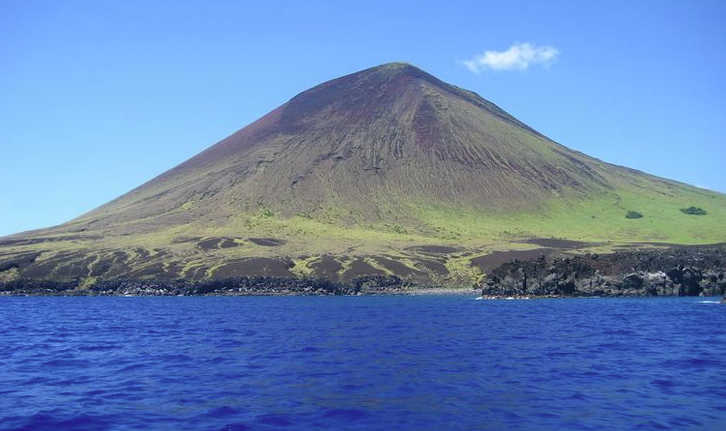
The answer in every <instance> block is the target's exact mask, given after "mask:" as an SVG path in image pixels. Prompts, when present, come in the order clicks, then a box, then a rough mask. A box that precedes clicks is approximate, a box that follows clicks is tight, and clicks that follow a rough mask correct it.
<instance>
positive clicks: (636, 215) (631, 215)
mask: <svg viewBox="0 0 726 431" xmlns="http://www.w3.org/2000/svg"><path fill="white" fill-rule="evenodd" d="M625 218H631V219H635V218H643V214H641V213H639V212H638V211H628V212H627V213H625Z"/></svg>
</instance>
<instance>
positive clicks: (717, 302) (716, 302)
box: [698, 301, 721, 304]
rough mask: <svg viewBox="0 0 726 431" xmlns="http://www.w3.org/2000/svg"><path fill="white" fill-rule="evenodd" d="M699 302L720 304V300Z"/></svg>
mask: <svg viewBox="0 0 726 431" xmlns="http://www.w3.org/2000/svg"><path fill="white" fill-rule="evenodd" d="M698 303H699V304H720V303H721V301H698Z"/></svg>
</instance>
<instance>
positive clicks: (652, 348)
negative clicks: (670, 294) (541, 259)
mask: <svg viewBox="0 0 726 431" xmlns="http://www.w3.org/2000/svg"><path fill="white" fill-rule="evenodd" d="M715 300H716V298H662V299H556V300H530V301H475V300H473V298H470V297H457V296H422V297H418V296H417V297H228V298H223V297H183V298H182V297H180V298H119V297H111V298H83V297H80V298H73V297H68V298H64V297H28V298H24V297H23V298H13V297H0V328H2V331H1V332H0V364H2V373H1V374H0V405H1V406H2V408H0V429H28V430H30V429H32V430H44V429H47V430H51V429H52V430H57V429H88V430H103V429H194V430H197V429H202V430H204V429H209V430H218V429H227V430H248V429H250V430H268V429H410V430H422V429H432V430H433V429H450V430H457V429H462V430H468V429H495V430H498V429H501V430H505V429H525V430H532V429H552V430H555V429H557V430H561V429H577V430H581V429H598V430H600V429H713V430H717V429H726V306H722V305H719V304H717V303H710V302H708V301H715Z"/></svg>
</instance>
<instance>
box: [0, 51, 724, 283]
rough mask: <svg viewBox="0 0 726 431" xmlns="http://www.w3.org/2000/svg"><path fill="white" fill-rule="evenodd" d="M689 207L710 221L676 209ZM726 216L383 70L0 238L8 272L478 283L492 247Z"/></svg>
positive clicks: (306, 98) (485, 104) (680, 238)
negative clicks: (118, 191) (84, 205)
mask: <svg viewBox="0 0 726 431" xmlns="http://www.w3.org/2000/svg"><path fill="white" fill-rule="evenodd" d="M692 206H693V207H696V208H701V209H703V210H704V212H705V213H706V214H702V215H693V214H689V213H687V212H684V211H680V209H682V208H688V207H692ZM724 223H726V196H724V195H721V194H718V193H715V192H711V191H707V190H702V189H698V188H695V187H691V186H688V185H685V184H681V183H677V182H674V181H670V180H665V179H661V178H657V177H654V176H650V175H647V174H644V173H642V172H639V171H635V170H631V169H627V168H624V167H620V166H615V165H612V164H608V163H605V162H603V161H600V160H597V159H595V158H592V157H589V156H587V155H584V154H582V153H579V152H576V151H573V150H570V149H568V148H566V147H564V146H562V145H560V144H557V143H555V142H553V141H552V140H550V139H548V138H547V137H546V136H544V135H542V134H540V133H538V132H537V131H535V130H533V129H532V128H530V127H528V126H527V125H525V124H523V123H522V122H520V121H519V120H517V119H516V118H514V117H512V116H511V115H509V114H507V113H506V112H504V111H503V110H502V109H501V108H499V107H498V106H496V105H494V104H493V103H491V102H489V101H487V100H485V99H483V98H482V97H480V96H479V95H477V94H476V93H473V92H471V91H467V90H464V89H461V88H458V87H456V86H453V85H450V84H447V83H445V82H443V81H441V80H439V79H437V78H436V77H434V76H432V75H430V74H428V73H426V72H424V71H422V70H421V69H418V68H416V67H414V66H412V65H410V64H406V63H389V64H384V65H381V66H378V67H373V68H370V69H366V70H363V71H360V72H356V73H353V74H350V75H346V76H343V77H341V78H337V79H334V80H331V81H328V82H325V83H323V84H320V85H318V86H316V87H313V88H311V89H309V90H307V91H304V92H302V93H300V94H298V95H297V96H295V97H293V98H292V99H291V100H290V101H289V102H287V103H285V104H284V105H282V106H280V107H279V108H277V109H275V110H274V111H272V112H270V113H268V114H267V115H265V116H264V117H262V118H260V119H259V120H257V121H255V122H254V123H252V124H250V125H248V126H247V127H245V128H243V129H241V130H239V131H237V132H236V133H234V134H232V135H231V136H229V137H228V138H226V139H224V140H222V141H220V142H219V143H217V144H215V145H213V146H211V147H210V148H208V149H207V150H205V151H203V152H202V153H200V154H198V155H196V156H194V157H192V158H191V159H189V160H187V161H186V162H184V163H182V164H181V165H179V166H177V167H175V168H173V169H171V170H169V171H167V172H165V173H163V174H162V175H160V176H158V177H156V178H155V179H153V180H151V181H149V182H148V183H146V184H143V185H142V186H140V187H138V188H136V189H134V190H132V191H130V192H129V193H127V194H125V195H123V196H121V197H119V198H117V199H115V200H113V201H111V202H109V203H107V204H106V205H103V206H101V207H100V208H98V209H96V210H93V211H91V212H89V213H87V214H85V215H83V216H81V217H78V218H77V219H75V220H72V221H70V222H68V223H66V224H63V225H60V226H57V227H53V228H48V229H42V230H38V231H33V232H27V233H23V234H18V235H14V236H10V237H6V238H4V239H0V270H2V269H3V268H5V270H4V273H5V277H6V278H8V277H16V278H23V277H25V278H27V279H46V278H50V279H58V280H64V279H74V280H81V281H82V280H90V281H89V282H92V281H93V280H96V279H99V278H101V279H114V278H128V279H143V278H184V279H188V280H203V279H215V278H224V277H231V276H244V275H279V276H286V277H288V276H289V277H296V276H315V277H326V278H332V279H350V278H353V277H357V276H361V275H368V274H379V275H382V274H389V275H391V274H395V275H397V276H400V277H404V278H405V277H411V278H417V279H425V280H429V281H432V282H447V281H448V282H451V283H454V282H460V281H462V280H475V279H480V278H481V277H482V275H483V273H484V272H485V271H486V270H487V263H486V262H489V263H491V259H490V260H487V259H488V258H487V257H488V256H489V258H491V257H492V252H493V251H495V250H499V251H500V252H501V251H505V250H518V252H522V253H527V252H530V251H528V250H530V249H536V248H537V247H538V245H539V246H540V247H541V246H545V247H546V248H548V249H550V248H552V247H557V246H560V247H575V246H577V247H580V248H583V247H584V248H587V247H590V248H593V247H600V248H602V247H613V246H616V245H617V246H627V245H633V244H636V245H637V244H640V243H683V244H698V243H712V242H719V241H726V233H725V232H724V231H723V229H722V226H723V225H724ZM553 238H555V239H556V240H555V239H553ZM533 252H537V250H534V251H533ZM3 262H5V264H4V266H3ZM8 268H10V269H8ZM10 272H12V274H10ZM2 274H3V271H0V276H2Z"/></svg>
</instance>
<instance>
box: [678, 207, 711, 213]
mask: <svg viewBox="0 0 726 431" xmlns="http://www.w3.org/2000/svg"><path fill="white" fill-rule="evenodd" d="M681 212H682V213H683V214H688V215H706V214H708V213H707V212H706V210H704V209H703V208H699V207H694V206H690V207H688V208H681Z"/></svg>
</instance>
